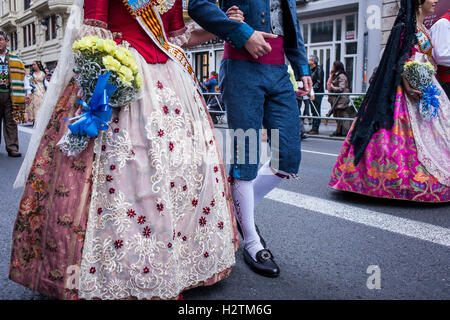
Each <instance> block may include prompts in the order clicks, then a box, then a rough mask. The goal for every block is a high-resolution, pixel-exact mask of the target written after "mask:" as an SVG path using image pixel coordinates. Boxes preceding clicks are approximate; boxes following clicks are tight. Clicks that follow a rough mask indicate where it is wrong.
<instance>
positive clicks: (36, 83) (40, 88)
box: [25, 61, 47, 123]
mask: <svg viewBox="0 0 450 320" xmlns="http://www.w3.org/2000/svg"><path fill="white" fill-rule="evenodd" d="M44 70H45V69H44V66H43V65H42V62H41V61H34V62H33V65H32V67H31V82H32V84H33V85H32V86H33V87H34V90H33V93H32V97H31V102H30V103H29V104H27V107H26V109H25V121H26V122H33V123H34V121H35V120H36V115H37V113H38V111H39V109H40V107H41V105H42V101H43V100H44V95H45V91H46V90H47V87H46V83H45V80H46V76H47V75H46V74H45V71H44Z"/></svg>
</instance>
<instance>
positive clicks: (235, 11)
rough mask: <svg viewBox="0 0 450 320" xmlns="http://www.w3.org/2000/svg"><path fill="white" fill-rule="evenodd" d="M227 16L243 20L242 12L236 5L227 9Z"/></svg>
mask: <svg viewBox="0 0 450 320" xmlns="http://www.w3.org/2000/svg"><path fill="white" fill-rule="evenodd" d="M227 16H228V18H229V19H230V20H233V21H237V22H244V13H243V12H242V11H241V10H239V8H238V7H237V6H232V7H231V8H230V9H228V10H227Z"/></svg>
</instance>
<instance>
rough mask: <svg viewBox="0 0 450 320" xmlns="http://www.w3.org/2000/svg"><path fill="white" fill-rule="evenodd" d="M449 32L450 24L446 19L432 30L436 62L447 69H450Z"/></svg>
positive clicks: (436, 24) (437, 23) (438, 22)
mask: <svg viewBox="0 0 450 320" xmlns="http://www.w3.org/2000/svg"><path fill="white" fill-rule="evenodd" d="M449 32H450V22H449V21H448V20H446V19H440V20H438V21H437V22H436V23H435V24H434V25H433V27H431V30H430V33H431V42H432V44H433V58H434V61H436V63H437V64H439V65H442V66H447V67H450V43H449V40H448V36H449Z"/></svg>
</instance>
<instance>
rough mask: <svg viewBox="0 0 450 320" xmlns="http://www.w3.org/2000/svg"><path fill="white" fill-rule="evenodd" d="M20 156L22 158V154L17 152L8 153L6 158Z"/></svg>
mask: <svg viewBox="0 0 450 320" xmlns="http://www.w3.org/2000/svg"><path fill="white" fill-rule="evenodd" d="M21 156H22V154H21V153H20V152H18V151H9V152H8V157H12V158H20V157H21Z"/></svg>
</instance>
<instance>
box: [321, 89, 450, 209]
mask: <svg viewBox="0 0 450 320" xmlns="http://www.w3.org/2000/svg"><path fill="white" fill-rule="evenodd" d="M352 129H353V127H352ZM352 129H351V130H350V132H349V133H348V135H347V138H346V140H345V142H344V145H343V147H342V149H341V152H340V154H339V157H338V160H337V162H336V165H335V166H334V168H333V171H332V174H331V179H330V183H329V185H330V186H331V187H333V188H334V189H337V190H342V191H349V192H355V193H360V194H364V195H368V196H372V197H379V198H390V199H400V200H409V201H420V202H449V201H450V187H449V186H446V185H444V184H442V183H440V182H439V181H438V180H437V179H436V177H434V176H433V175H431V174H430V173H429V172H428V170H427V169H426V167H425V166H424V165H423V164H422V163H421V162H420V161H419V159H418V154H417V145H416V142H415V139H414V134H413V130H412V128H411V120H410V116H409V113H408V105H407V101H406V98H405V95H404V92H403V89H402V88H401V87H398V90H397V97H396V103H395V111H394V126H393V128H392V129H391V130H386V129H380V130H379V131H378V132H377V133H375V134H374V135H373V136H372V139H371V141H370V143H369V145H368V146H367V149H366V151H365V154H364V156H363V158H362V159H361V161H360V162H359V164H358V165H357V166H355V165H354V159H355V157H354V153H353V146H352V145H351V143H350V141H349V137H350V136H351V132H352Z"/></svg>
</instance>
